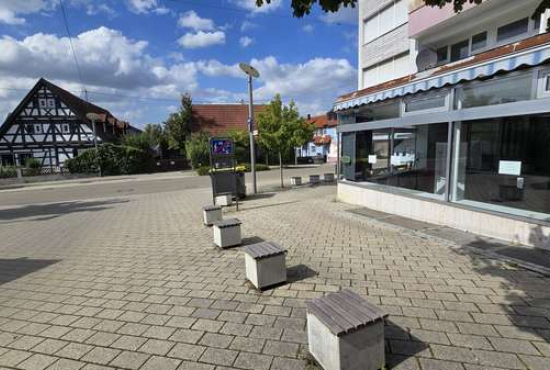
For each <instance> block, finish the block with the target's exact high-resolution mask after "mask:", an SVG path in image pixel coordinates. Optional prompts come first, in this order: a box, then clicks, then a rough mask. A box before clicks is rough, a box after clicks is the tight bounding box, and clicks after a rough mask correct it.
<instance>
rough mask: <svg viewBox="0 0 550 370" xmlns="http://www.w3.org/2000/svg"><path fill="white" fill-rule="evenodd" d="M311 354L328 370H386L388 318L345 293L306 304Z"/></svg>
mask: <svg viewBox="0 0 550 370" xmlns="http://www.w3.org/2000/svg"><path fill="white" fill-rule="evenodd" d="M306 307H307V336H308V342H309V352H310V353H311V354H312V355H313V357H314V358H315V360H317V362H318V363H319V364H320V365H321V366H322V367H323V368H324V369H325V370H378V369H381V368H383V367H384V366H385V355H384V320H385V319H386V317H387V316H388V314H386V313H384V311H382V310H381V309H380V308H379V307H377V306H375V305H373V304H371V303H369V302H368V301H367V300H365V299H364V298H362V297H361V296H359V295H358V294H356V293H354V292H352V291H351V290H347V289H346V290H343V291H341V292H337V293H331V294H329V295H327V296H325V297H323V298H319V299H314V300H311V301H308V302H306Z"/></svg>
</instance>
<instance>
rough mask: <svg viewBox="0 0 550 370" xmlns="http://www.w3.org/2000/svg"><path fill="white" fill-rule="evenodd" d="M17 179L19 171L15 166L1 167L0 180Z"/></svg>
mask: <svg viewBox="0 0 550 370" xmlns="http://www.w3.org/2000/svg"><path fill="white" fill-rule="evenodd" d="M11 177H17V170H16V169H15V167H13V166H0V179H8V178H11Z"/></svg>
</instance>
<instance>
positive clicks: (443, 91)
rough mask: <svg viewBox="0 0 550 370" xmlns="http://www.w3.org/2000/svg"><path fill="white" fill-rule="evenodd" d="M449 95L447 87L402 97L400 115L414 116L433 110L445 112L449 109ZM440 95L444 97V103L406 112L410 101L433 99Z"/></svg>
mask: <svg viewBox="0 0 550 370" xmlns="http://www.w3.org/2000/svg"><path fill="white" fill-rule="evenodd" d="M450 96H451V94H450V90H449V89H438V90H436V91H428V92H424V93H420V94H414V95H412V96H408V97H404V98H403V99H402V103H401V117H406V116H414V115H417V114H428V113H434V112H446V111H448V110H449V106H450V101H451V100H450ZM441 97H444V98H445V103H444V104H443V106H441V107H435V108H428V109H421V110H414V111H411V112H407V104H409V103H410V102H412V101H418V100H429V99H435V98H441Z"/></svg>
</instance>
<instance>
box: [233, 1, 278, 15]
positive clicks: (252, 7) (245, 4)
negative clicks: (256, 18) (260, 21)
mask: <svg viewBox="0 0 550 370" xmlns="http://www.w3.org/2000/svg"><path fill="white" fill-rule="evenodd" d="M229 1H230V2H232V3H233V4H235V5H237V6H238V7H239V8H242V9H245V10H248V11H250V12H251V13H252V14H257V13H268V12H272V11H274V10H276V9H278V8H280V7H281V5H282V4H283V0H271V4H266V3H265V1H264V4H263V5H262V6H261V7H258V6H257V5H256V0H229Z"/></svg>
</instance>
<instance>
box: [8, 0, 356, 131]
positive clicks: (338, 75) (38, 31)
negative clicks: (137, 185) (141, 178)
mask: <svg viewBox="0 0 550 370" xmlns="http://www.w3.org/2000/svg"><path fill="white" fill-rule="evenodd" d="M63 2H64V5H65V10H66V14H67V18H68V22H69V27H70V31H71V34H72V36H73V46H74V49H75V52H76V56H77V59H78V63H79V65H80V70H81V75H82V80H83V83H82V82H81V79H80V77H79V73H78V72H77V68H76V63H75V61H74V58H73V55H72V53H71V50H70V45H69V39H68V37H67V31H66V29H65V24H64V22H63V13H62V9H61V7H60V3H59V0H0V51H1V52H0V119H3V118H4V117H5V115H6V114H7V113H8V112H9V111H11V110H13V109H14V108H15V106H16V105H17V103H18V102H19V100H20V99H21V98H22V97H23V96H24V94H25V92H26V90H28V89H29V88H30V87H32V85H33V84H34V83H35V82H36V80H37V79H38V78H40V77H44V78H46V79H49V80H51V81H53V82H55V83H57V84H59V85H61V86H62V87H65V88H67V89H69V90H71V91H73V92H75V93H77V94H79V95H82V93H81V91H82V90H83V89H84V87H85V89H86V90H88V92H89V93H88V97H89V99H90V100H91V101H92V102H94V103H96V104H98V105H101V106H104V107H105V108H107V109H109V110H111V112H112V113H113V114H115V115H116V116H118V117H120V118H122V119H126V120H129V121H130V122H132V123H133V124H136V125H138V126H139V125H142V124H145V123H149V122H152V123H158V122H162V121H163V120H165V119H166V117H167V116H168V114H169V113H170V112H172V111H174V110H175V109H177V106H178V104H179V103H178V97H179V96H180V95H181V94H182V93H184V92H188V93H190V94H191V95H192V97H193V100H194V101H195V102H196V103H199V102H230V103H234V102H238V101H240V100H241V99H246V97H247V95H246V80H245V79H244V78H243V74H242V72H240V70H239V69H238V67H237V64H238V63H239V62H242V61H244V62H247V63H250V64H252V65H254V66H255V67H256V68H257V69H258V70H259V71H260V73H261V77H260V79H259V80H257V81H255V96H256V97H257V100H258V102H266V101H268V100H269V99H270V98H272V97H273V96H274V94H276V93H281V95H282V97H283V99H284V100H285V101H288V100H290V99H293V100H295V101H296V102H297V104H298V108H299V110H300V112H301V113H302V114H304V115H305V114H308V113H311V114H316V113H321V112H324V111H327V110H329V109H330V108H331V104H332V101H333V100H334V98H335V97H336V96H338V95H339V94H342V93H345V92H349V91H352V90H354V89H355V88H356V80H357V77H356V76H357V71H356V67H357V66H356V64H357V62H356V61H357V46H356V45H357V11H356V9H343V10H341V11H340V12H339V13H337V14H330V15H326V14H324V13H323V12H322V11H320V10H319V9H315V11H314V12H313V13H312V14H311V15H309V16H306V17H305V18H303V19H296V18H292V15H291V14H292V13H291V9H290V5H289V4H290V0H273V1H272V4H271V5H270V6H268V7H266V8H262V9H258V8H257V7H256V6H255V5H254V0H206V1H205V0H63ZM83 86H84V87H83Z"/></svg>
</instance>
